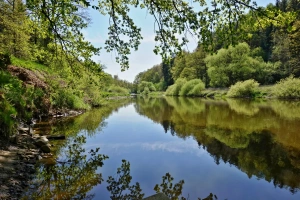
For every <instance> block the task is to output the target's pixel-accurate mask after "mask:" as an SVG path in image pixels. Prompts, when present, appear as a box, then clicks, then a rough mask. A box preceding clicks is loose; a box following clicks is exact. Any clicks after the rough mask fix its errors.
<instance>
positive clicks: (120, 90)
mask: <svg viewBox="0 0 300 200" xmlns="http://www.w3.org/2000/svg"><path fill="white" fill-rule="evenodd" d="M108 92H111V93H119V94H129V90H128V89H126V88H123V87H120V86H117V85H112V86H110V87H109V88H108Z"/></svg>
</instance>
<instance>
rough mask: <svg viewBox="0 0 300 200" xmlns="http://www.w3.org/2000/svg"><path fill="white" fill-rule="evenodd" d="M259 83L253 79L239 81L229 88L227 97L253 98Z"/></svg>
mask: <svg viewBox="0 0 300 200" xmlns="http://www.w3.org/2000/svg"><path fill="white" fill-rule="evenodd" d="M258 86H259V83H258V82H257V81H255V80H253V79H250V80H246V81H239V82H237V83H236V84H234V85H232V86H230V88H229V91H228V93H227V96H228V97H255V95H256V94H257V92H258Z"/></svg>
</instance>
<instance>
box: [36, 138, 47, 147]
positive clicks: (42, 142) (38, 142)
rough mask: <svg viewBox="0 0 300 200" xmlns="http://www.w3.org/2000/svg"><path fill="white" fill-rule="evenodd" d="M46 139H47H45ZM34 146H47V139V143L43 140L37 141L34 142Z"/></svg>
mask: <svg viewBox="0 0 300 200" xmlns="http://www.w3.org/2000/svg"><path fill="white" fill-rule="evenodd" d="M46 139H47V138H46ZM34 144H35V145H36V146H38V147H42V146H45V145H47V144H48V139H47V141H45V140H43V139H41V138H40V139H37V140H36V141H35V143H34Z"/></svg>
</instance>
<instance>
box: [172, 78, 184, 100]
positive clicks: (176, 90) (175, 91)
mask: <svg viewBox="0 0 300 200" xmlns="http://www.w3.org/2000/svg"><path fill="white" fill-rule="evenodd" d="M185 83H186V80H185V79H182V78H179V79H177V80H176V82H175V84H174V89H173V95H174V96H178V95H179V92H180V90H181V88H182V86H183V85H184V84H185Z"/></svg>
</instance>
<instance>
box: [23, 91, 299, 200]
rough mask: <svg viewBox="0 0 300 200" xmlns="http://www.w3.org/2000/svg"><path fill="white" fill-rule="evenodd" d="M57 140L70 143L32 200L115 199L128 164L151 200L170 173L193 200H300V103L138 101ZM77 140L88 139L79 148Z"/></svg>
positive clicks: (80, 120)
mask: <svg viewBox="0 0 300 200" xmlns="http://www.w3.org/2000/svg"><path fill="white" fill-rule="evenodd" d="M51 133H52V134H61V133H64V134H66V135H68V140H67V141H64V142H58V143H56V144H55V145H56V147H57V148H56V150H55V153H56V154H57V157H56V158H55V159H56V161H53V163H51V164H52V165H51V166H50V167H49V166H46V165H42V166H41V167H40V173H39V175H38V178H37V179H36V183H35V184H36V187H37V188H38V189H37V190H38V191H39V194H38V195H37V194H30V195H28V196H31V197H33V196H34V195H35V196H36V197H38V196H39V197H40V198H41V199H42V198H54V197H58V198H63V196H64V195H66V193H68V195H69V197H73V198H80V199H83V198H94V199H110V193H109V192H108V191H107V189H106V187H107V185H108V184H107V183H106V180H107V179H108V176H113V177H116V171H117V168H118V167H120V166H121V164H122V162H121V161H122V159H126V160H127V161H129V162H130V165H131V167H130V170H131V176H132V183H135V182H139V183H140V186H141V188H142V190H143V192H144V193H145V197H147V196H149V195H152V194H154V193H155V191H154V190H153V188H154V186H155V184H160V183H161V182H162V176H163V175H165V174H166V173H167V172H169V173H170V174H171V175H172V176H173V177H174V179H175V180H174V182H178V181H179V180H182V179H183V180H184V181H185V183H184V185H183V190H182V194H183V196H185V197H189V199H197V197H200V198H204V197H206V196H207V195H208V194H209V193H213V194H215V195H217V197H218V199H232V200H234V199H300V192H299V191H298V190H299V188H300V102H287V101H277V100H272V101H271V100H269V101H242V100H235V99H229V100H218V101H217V100H203V99H192V98H191V99H188V98H173V97H164V98H138V99H137V100H136V101H133V102H128V103H124V104H120V105H115V106H113V105H112V106H110V107H109V106H108V107H106V108H103V109H99V110H93V111H91V112H89V113H86V114H84V115H82V116H80V117H77V118H75V119H72V120H69V121H68V122H63V123H61V124H59V125H56V126H53V127H52V131H51ZM76 136H85V137H86V139H81V140H80V139H76V141H75V144H76V145H73V144H74V138H76ZM97 147H100V150H99V152H98V153H100V154H104V155H107V156H108V157H109V158H108V159H105V160H104V159H102V161H103V163H102V162H93V161H91V160H89V158H91V157H92V156H91V155H90V154H88V153H86V152H89V151H91V150H95V149H96V148H97ZM81 155H82V156H81ZM98 158H99V157H98ZM100 160H101V159H100ZM102 164H103V166H102V167H99V166H101V165H102ZM100 176H101V177H102V179H103V181H101V184H99V179H100V178H101V177H100ZM42 187H43V188H42Z"/></svg>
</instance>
